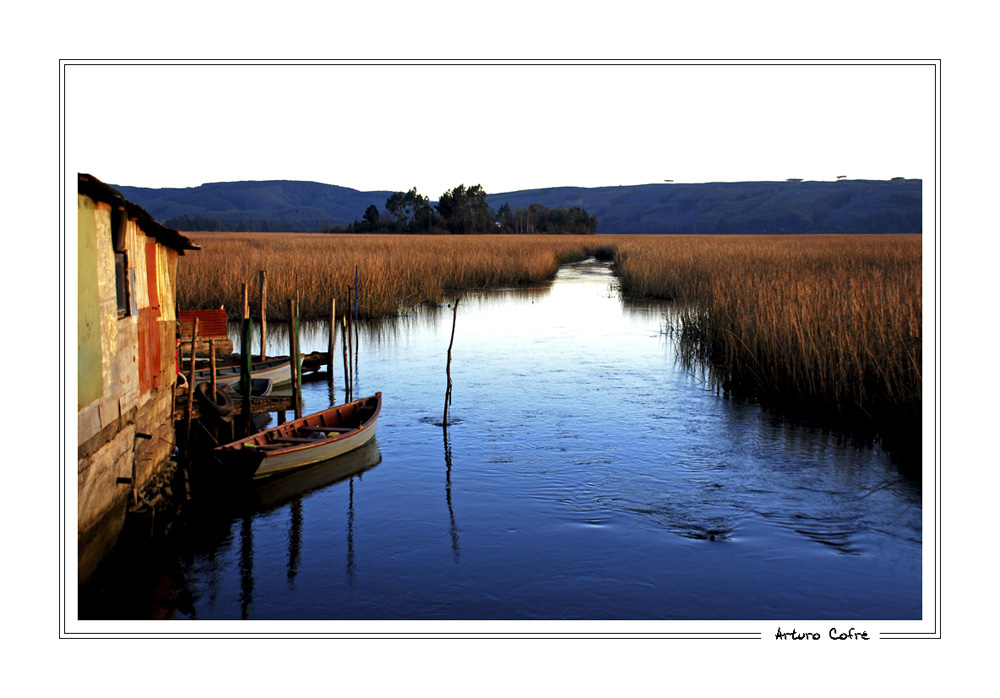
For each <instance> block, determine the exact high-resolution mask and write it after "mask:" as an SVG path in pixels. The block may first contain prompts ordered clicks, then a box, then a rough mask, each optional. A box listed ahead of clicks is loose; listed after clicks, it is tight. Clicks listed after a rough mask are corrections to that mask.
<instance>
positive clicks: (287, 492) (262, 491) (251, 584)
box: [238, 440, 382, 620]
mask: <svg viewBox="0 0 1000 698" xmlns="http://www.w3.org/2000/svg"><path fill="white" fill-rule="evenodd" d="M381 462H382V453H381V452H380V451H379V448H378V442H377V441H374V440H373V441H370V442H368V443H367V444H365V445H364V446H362V447H360V448H358V449H356V450H354V451H351V452H350V453H347V454H345V455H342V456H339V457H337V458H333V459H331V460H328V461H324V462H321V463H317V464H315V465H311V466H308V467H305V468H301V469H298V470H295V471H292V472H289V473H288V474H285V475H278V476H275V477H272V478H269V479H267V480H259V481H257V483H256V484H255V486H254V487H252V488H249V489H247V490H245V499H242V501H240V502H239V504H240V505H241V507H240V508H241V510H242V512H243V513H242V521H241V522H240V526H239V565H238V568H239V575H240V584H239V605H240V617H241V618H242V619H244V620H246V619H249V618H252V617H254V615H253V614H252V613H251V608H252V607H253V608H255V609H256V608H258V607H262V608H263V609H265V610H264V612H265V613H266V612H267V611H266V609H267V608H268V607H269V604H268V601H267V599H266V598H265V597H266V596H267V589H266V588H264V589H260V588H259V585H258V583H257V579H256V573H255V566H254V560H255V558H256V555H255V545H254V526H255V525H257V524H258V522H259V521H260V520H261V519H264V518H267V517H269V516H272V515H273V514H274V513H275V512H279V511H281V510H283V509H286V508H287V510H288V513H289V517H288V533H287V556H286V557H287V564H286V573H285V576H286V579H287V584H288V586H289V587H290V588H294V586H295V580H296V577H297V576H298V574H299V569H300V566H301V561H302V560H301V554H302V540H303V528H304V526H305V523H306V514H305V512H304V508H303V501H304V500H306V499H308V498H309V496H310V495H312V494H315V493H319V492H322V491H324V490H326V489H328V488H330V487H333V486H335V485H338V484H339V483H343V482H344V481H345V480H347V481H348V483H347V484H348V504H347V561H346V565H345V567H346V572H347V575H348V577H349V578H350V579H351V580H352V581H353V576H354V569H355V563H354V480H355V478H360V477H361V476H362V474H363V473H365V472H366V471H368V470H371V469H372V468H374V467H375V466H377V465H379V464H380V463H381ZM265 562H266V559H265ZM258 592H259V593H258Z"/></svg>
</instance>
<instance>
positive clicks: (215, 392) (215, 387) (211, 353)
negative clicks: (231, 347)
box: [208, 339, 219, 441]
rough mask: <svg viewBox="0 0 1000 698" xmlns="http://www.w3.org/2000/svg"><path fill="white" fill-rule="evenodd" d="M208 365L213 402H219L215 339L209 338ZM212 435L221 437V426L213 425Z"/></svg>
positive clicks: (216, 437)
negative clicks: (210, 374)
mask: <svg viewBox="0 0 1000 698" xmlns="http://www.w3.org/2000/svg"><path fill="white" fill-rule="evenodd" d="M208 365H209V366H210V367H211V373H212V402H218V399H219V393H218V384H217V382H216V377H215V340H214V339H210V340H208ZM212 432H213V433H212V436H214V437H215V439H216V441H218V439H219V427H218V425H215V426H213V427H212Z"/></svg>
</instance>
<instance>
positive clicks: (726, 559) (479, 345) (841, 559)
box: [81, 262, 921, 620]
mask: <svg viewBox="0 0 1000 698" xmlns="http://www.w3.org/2000/svg"><path fill="white" fill-rule="evenodd" d="M664 312H665V306H663V305H660V304H643V303H629V302H623V301H621V300H620V299H619V298H618V295H617V293H616V292H615V291H614V289H613V277H612V276H611V275H610V272H609V269H608V267H607V266H606V265H604V264H600V263H596V262H585V263H581V264H576V265H571V266H567V267H564V268H563V269H562V270H561V271H560V273H559V275H558V277H557V278H556V280H555V281H554V282H551V283H548V284H544V285H541V286H538V287H533V288H531V289H528V290H524V289H518V290H511V291H506V292H504V291H501V292H491V293H482V294H465V295H463V297H462V300H461V302H460V304H459V310H458V325H457V327H458V329H457V333H456V336H455V345H454V350H453V356H454V358H453V364H452V377H453V382H454V388H453V402H452V407H451V419H452V420H453V423H452V424H451V426H450V427H449V428H448V429H447V432H445V430H444V429H442V427H441V426H440V422H441V417H442V409H443V400H444V393H445V388H446V378H445V357H446V352H447V347H448V340H449V335H450V331H451V323H452V313H451V310H449V309H448V308H447V307H444V306H442V307H433V308H422V309H420V311H419V312H417V313H414V314H413V315H410V316H408V317H404V318H401V319H399V320H396V321H393V322H391V323H383V324H379V325H377V326H373V327H366V328H364V330H363V331H362V333H361V343H360V352H359V360H358V368H357V373H356V378H355V395H356V396H363V395H368V394H372V393H374V392H376V391H382V392H383V395H384V404H383V410H382V416H381V419H380V421H379V427H378V438H377V441H376V442H375V443H374V444H372V445H370V446H369V447H367V448H366V449H364V450H362V451H361V452H358V453H356V454H354V455H353V456H351V457H349V458H347V459H345V460H343V461H340V462H334V463H331V464H328V465H320V466H316V467H315V468H311V469H309V470H307V471H303V472H301V473H299V474H298V475H293V476H289V477H288V478H283V479H282V480H279V481H276V482H273V483H271V484H269V485H267V486H265V487H263V488H259V489H258V490H256V491H255V492H253V493H252V495H251V496H249V497H243V498H239V499H238V500H237V501H233V502H229V503H227V504H221V503H218V502H212V503H211V504H210V505H207V506H206V505H205V504H204V503H201V504H198V503H196V506H194V507H193V510H192V513H191V515H190V517H188V520H187V522H186V523H185V525H184V526H183V527H180V530H179V531H178V532H175V535H174V536H173V537H172V540H171V542H170V543H169V545H164V546H163V547H162V549H158V550H155V551H152V552H150V553H149V556H148V558H147V559H146V560H145V561H144V563H143V564H135V562H134V561H133V563H132V564H131V565H130V566H129V567H128V569H127V570H120V571H118V572H117V577H116V581H115V582H114V583H113V584H112V585H111V586H110V587H109V588H107V589H106V590H105V593H104V594H103V596H101V597H99V598H98V600H96V601H94V602H93V603H91V602H89V601H88V604H87V605H85V606H84V605H82V606H81V608H82V609H85V610H86V613H91V614H94V615H95V616H98V617H135V618H155V617H174V618H198V619H239V618H250V619H482V620H488V619H699V620H707V619H727V620H739V619H745V620H753V619H773V618H779V619H780V618H800V619H843V618H849V619H850V618H860V619H872V620H875V619H919V618H920V616H921V491H920V485H919V482H914V481H912V480H909V479H907V478H905V477H904V476H902V475H901V474H900V471H899V469H898V468H897V466H896V464H895V463H894V462H893V461H892V460H891V459H890V457H889V456H888V455H887V454H886V453H884V452H882V451H880V450H878V449H874V448H871V447H859V446H857V445H854V444H852V442H851V440H850V439H849V438H846V437H845V436H844V435H842V434H839V433H837V432H835V431H832V430H829V429H824V428H822V427H818V426H813V425H807V424H797V423H792V422H789V421H787V420H781V419H778V418H777V417H775V416H774V415H773V414H770V413H768V412H767V411H765V410H762V409H760V408H758V407H756V406H753V405H747V404H743V403H740V402H734V401H730V400H726V399H723V398H720V397H718V396H716V394H715V393H714V392H713V391H711V390H709V389H708V388H707V386H706V385H705V384H704V383H703V381H701V380H699V378H698V377H697V376H694V375H692V374H691V373H689V372H686V371H685V370H683V369H682V368H681V367H680V366H679V365H678V364H677V363H676V360H675V354H674V351H673V348H672V346H671V342H670V340H669V339H667V338H666V337H665V336H664V335H663V333H662V331H661V328H662V326H663V322H664ZM269 330H270V328H269ZM326 332H327V328H326V327H324V326H323V325H322V323H316V324H315V325H310V326H308V327H306V328H305V331H304V336H303V349H304V350H305V351H311V350H320V351H325V349H326ZM270 334H271V331H269V335H270ZM275 342H276V344H277V343H278V342H281V344H280V346H281V347H284V346H286V345H287V340H286V339H282V338H276V340H275ZM338 345H339V342H338ZM335 375H336V387H335V390H336V397H337V401H338V402H340V401H342V398H343V375H342V364H338V366H337V369H336V374H335ZM303 391H304V400H305V411H306V412H307V413H308V412H312V411H317V410H320V409H324V408H326V407H328V406H329V405H330V403H331V393H330V387H329V385H328V384H327V383H325V382H318V383H307V384H306V385H305V386H304V389H303ZM115 587H118V588H117V589H116V588H115ZM126 587H127V588H129V589H130V590H131V591H130V592H129V593H122V591H121V590H122V589H124V588H126ZM111 599H114V600H113V601H112V600H111ZM91 617H93V616H91Z"/></svg>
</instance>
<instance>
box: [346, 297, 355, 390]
mask: <svg viewBox="0 0 1000 698" xmlns="http://www.w3.org/2000/svg"><path fill="white" fill-rule="evenodd" d="M347 325H348V327H347V363H348V365H349V366H350V369H351V381H350V385H351V397H350V399H351V400H353V399H354V323H352V322H351V312H350V306H348V310H347Z"/></svg>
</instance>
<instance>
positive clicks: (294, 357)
mask: <svg viewBox="0 0 1000 698" xmlns="http://www.w3.org/2000/svg"><path fill="white" fill-rule="evenodd" d="M288 315H289V318H290V320H289V323H288V358H289V359H290V360H291V370H292V406H293V407H294V409H295V419H298V418H299V417H301V416H302V408H301V407H300V406H299V380H298V378H299V377H298V369H299V361H298V355H299V348H298V337H296V336H295V334H296V333H295V301H294V300H289V301H288Z"/></svg>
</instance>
